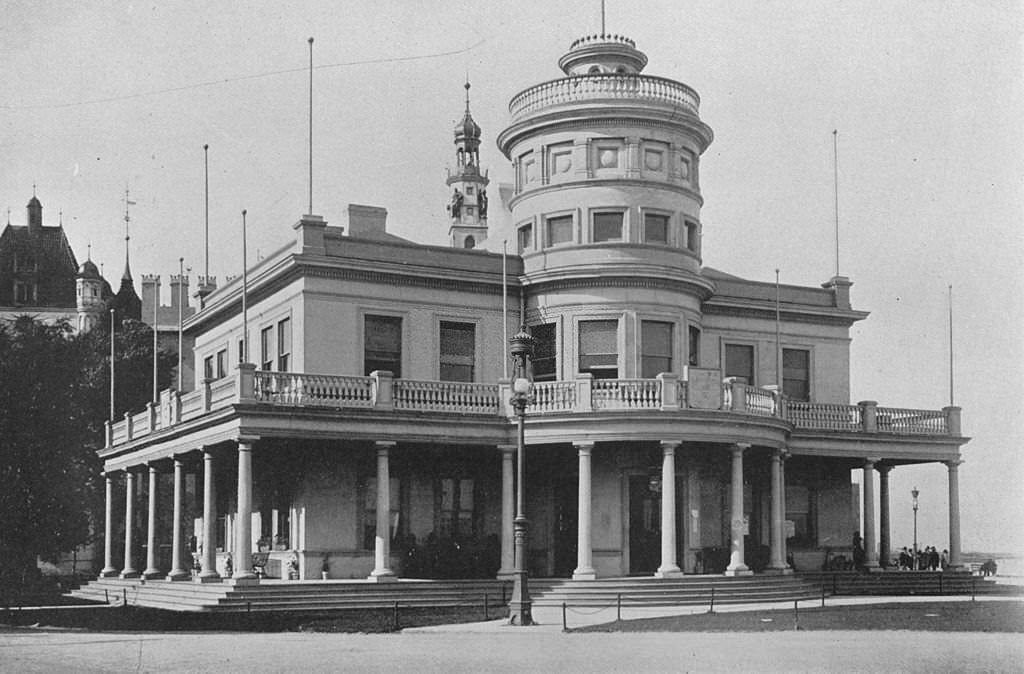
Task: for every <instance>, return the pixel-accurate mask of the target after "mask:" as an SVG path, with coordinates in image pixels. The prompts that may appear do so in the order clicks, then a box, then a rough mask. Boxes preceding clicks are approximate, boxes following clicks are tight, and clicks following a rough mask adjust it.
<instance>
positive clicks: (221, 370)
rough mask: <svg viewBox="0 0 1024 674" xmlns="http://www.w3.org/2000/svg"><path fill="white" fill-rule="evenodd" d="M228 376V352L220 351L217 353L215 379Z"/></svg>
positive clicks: (225, 350)
mask: <svg viewBox="0 0 1024 674" xmlns="http://www.w3.org/2000/svg"><path fill="white" fill-rule="evenodd" d="M226 376H228V350H227V349H221V350H220V351H218V352H217V379H223V378H224V377H226Z"/></svg>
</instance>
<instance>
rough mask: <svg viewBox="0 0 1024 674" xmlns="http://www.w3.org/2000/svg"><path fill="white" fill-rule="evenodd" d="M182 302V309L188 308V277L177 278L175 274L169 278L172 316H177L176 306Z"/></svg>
mask: <svg viewBox="0 0 1024 674" xmlns="http://www.w3.org/2000/svg"><path fill="white" fill-rule="evenodd" d="M183 301H184V305H185V306H184V307H182V308H183V309H187V308H188V275H185V276H179V275H177V274H175V275H173V276H171V309H173V310H174V315H175V316H177V315H178V305H180V304H181V303H182V302H183Z"/></svg>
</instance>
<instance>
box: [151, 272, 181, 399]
mask: <svg viewBox="0 0 1024 674" xmlns="http://www.w3.org/2000/svg"><path fill="white" fill-rule="evenodd" d="M159 307H160V277H159V276H157V277H156V278H154V279H153V404H154V405H155V404H156V403H157V402H158V401H159V400H160V391H159V390H158V388H157V382H156V352H157V346H158V345H157V334H156V320H157V309H158V308H159ZM180 348H181V347H180V346H179V350H180Z"/></svg>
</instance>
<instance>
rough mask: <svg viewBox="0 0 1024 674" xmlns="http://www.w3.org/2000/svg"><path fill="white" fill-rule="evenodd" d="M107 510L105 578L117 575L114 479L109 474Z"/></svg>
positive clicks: (105, 523) (105, 519)
mask: <svg viewBox="0 0 1024 674" xmlns="http://www.w3.org/2000/svg"><path fill="white" fill-rule="evenodd" d="M105 480H106V483H107V510H106V516H105V518H104V527H103V571H101V572H100V575H101V576H103V577H104V578H107V577H110V576H116V575H117V569H115V568H114V477H113V476H112V475H111V474H110V473H107V474H106V476H105Z"/></svg>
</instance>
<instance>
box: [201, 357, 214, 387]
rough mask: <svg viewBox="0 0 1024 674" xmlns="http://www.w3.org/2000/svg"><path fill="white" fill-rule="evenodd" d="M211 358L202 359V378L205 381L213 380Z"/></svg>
mask: <svg viewBox="0 0 1024 674" xmlns="http://www.w3.org/2000/svg"><path fill="white" fill-rule="evenodd" d="M213 372H214V370H213V356H207V357H206V358H204V359H203V378H204V379H206V380H207V381H209V380H211V379H213Z"/></svg>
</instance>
